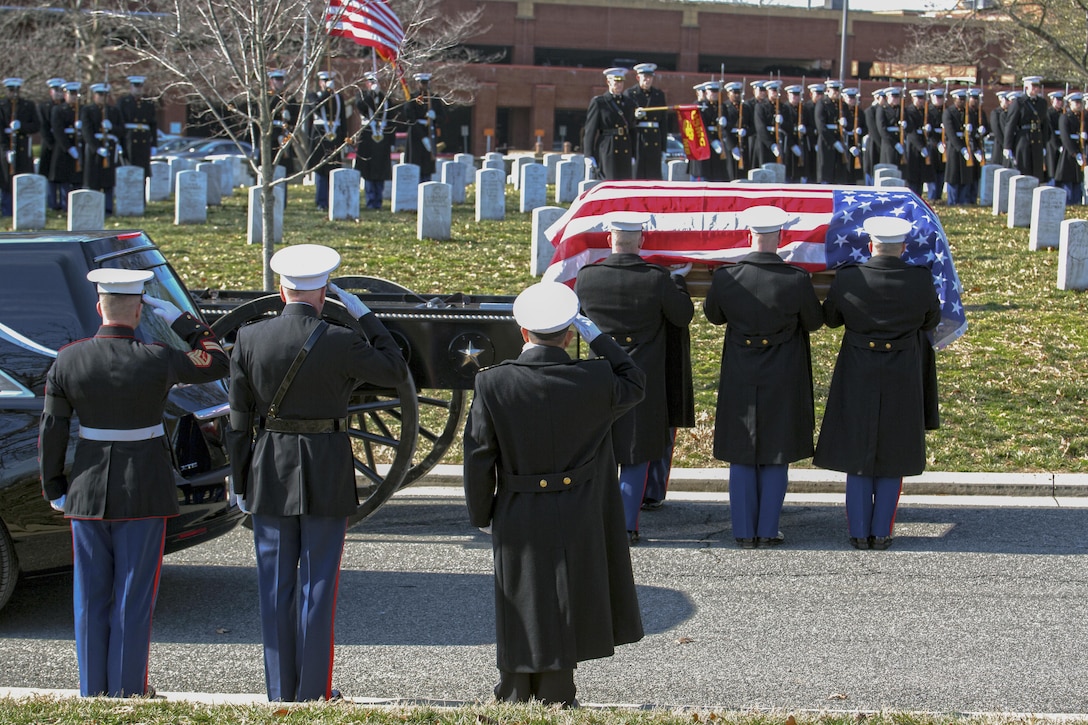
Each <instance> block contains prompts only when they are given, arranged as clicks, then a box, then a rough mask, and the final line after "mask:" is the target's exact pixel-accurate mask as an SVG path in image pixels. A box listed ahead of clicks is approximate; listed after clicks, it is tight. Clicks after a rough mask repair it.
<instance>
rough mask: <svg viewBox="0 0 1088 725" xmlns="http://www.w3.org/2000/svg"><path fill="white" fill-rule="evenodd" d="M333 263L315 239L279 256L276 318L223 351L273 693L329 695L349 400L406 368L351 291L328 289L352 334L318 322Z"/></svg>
mask: <svg viewBox="0 0 1088 725" xmlns="http://www.w3.org/2000/svg"><path fill="white" fill-rule="evenodd" d="M339 263H340V255H339V254H337V252H336V251H335V250H333V249H330V248H328V247H323V246H320V245H315V244H298V245H294V246H291V247H287V248H286V249H282V250H280V251H279V252H277V253H276V254H275V255H274V256H273V257H272V260H271V263H270V264H271V267H272V270H273V271H275V272H277V273H279V275H280V294H281V296H282V297H283V298H284V300H285V301H286V303H287V304H286V306H285V307H284V308H283V312H282V313H281V314H280V315H279V316H278V317H274V318H272V319H268V320H265V321H262V322H259V323H257V324H253V325H250V326H248V327H243V328H242V329H241V330H239V331H238V337H237V342H236V343H235V346H234V350H233V352H232V355H231V365H230V371H231V379H230V418H231V431H230V432H229V434H228V441H229V445H230V454H231V457H230V459H231V474H232V481H233V489H234V492H235V493H236V494H237V495H238V496H240V497H241V498H242V500H243V506H244V508H245V510H246V511H248V512H249V513H250V514H252V518H253V540H254V546H255V549H256V555H257V588H258V593H259V597H260V611H261V639H262V642H263V643H264V667H265V683H266V686H267V690H268V699H269V700H273V701H276V700H280V701H303V700H320V699H330V698H332V697H333V696H334V695H333V690H332V663H333V631H334V630H333V618H334V615H335V609H336V591H337V585H338V580H339V573H340V558H341V554H342V552H343V548H344V534H345V532H346V530H347V522H348V517H349V516H351V515H352V514H354V513H355V511H356V509H357V508H358V505H359V499H358V496H357V493H356V488H355V468H354V465H353V464H354V460H353V458H352V451H351V439H350V438H349V437H348V432H347V415H348V402H349V400H350V397H351V393H352V390H354V389H355V387H356V386H357V385H359V384H360V383H363V382H368V383H373V384H374V385H377V386H380V387H394V386H396V385H399V384H400V383H401V382H403V381H404V380H405V379H406V378H407V375H408V370H407V366H406V364H405V362H404V358H403V357H402V356H401V353H400V350H399V348H398V347H397V344H396V342H395V341H394V339H393V337H392V336H391V335H390V334H389V332H388V331H387V330H386V329H385V326H384V325H382V323H381V322H380V321H379V320H378V318H377V317H376V316H375V315H374V314H373V313H371V312H370V310H369V309H368V308H367V307H366V305H365V304H363V303H362V302H361V301H360V300H359V298H358V297H356V296H355V295H352V294H349V293H347V292H344V291H343V290H340V289H339V288H338V287H336V286H335V285H329V286H328V289H329V290H331V291H332V292H334V293H336V294H338V295H339V297H340V301H341V302H342V303H343V304H344V306H345V307H346V308H347V310H348V312H349V313H351V315H352V317H354V318H356V319H357V320H358V322H359V327H360V330H359V331H356V330H354V329H348V328H345V327H340V326H332V325H328V324H327V323H325V322H323V321H322V320H321V318H320V315H321V309H322V307H323V306H324V305H325V304H326V301H325V294H326V285H327V284H328V276H329V273H330V272H331V271H332V270H333V269H335V268H336V267H337V266H338V265H339ZM368 339H369V340H370V342H368V341H367V340H368ZM296 361H298V365H297V367H296V366H295V363H296ZM292 369H294V371H295V372H294V373H290V371H291V370H292Z"/></svg>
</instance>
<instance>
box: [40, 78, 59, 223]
mask: <svg viewBox="0 0 1088 725" xmlns="http://www.w3.org/2000/svg"><path fill="white" fill-rule="evenodd" d="M45 84H46V87H48V88H49V98H47V99H46V100H44V101H42V102H41V103H39V104H38V118H40V119H41V128H40V129H39V132H40V134H41V139H42V143H41V151H39V153H38V173H39V174H41V175H42V176H44V177H46V179H47V182H46V192H45V204H46V206H48V207H49V208H50V209H53V210H54V211H59V210H60V209H63V208H64V206H65V203H64V200H62V199H61V191H60V186H59V185H57V184H54V183H53V182H52V181H49V180H48V179H49V173H50V169H51V168H52V166H53V147H54V146H55V145H56V142H55V141H54V140H53V126H52V123H53V109H54V108H56V107H57V106H59V105H61V104H62V103H64V79H63V78H50V79H49V80H48V81H46V82H45Z"/></svg>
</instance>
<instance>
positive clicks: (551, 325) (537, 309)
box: [514, 282, 579, 335]
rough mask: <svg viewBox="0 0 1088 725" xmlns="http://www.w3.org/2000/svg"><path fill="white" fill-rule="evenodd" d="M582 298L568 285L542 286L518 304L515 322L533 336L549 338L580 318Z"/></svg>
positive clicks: (528, 291) (523, 295) (526, 293)
mask: <svg viewBox="0 0 1088 725" xmlns="http://www.w3.org/2000/svg"><path fill="white" fill-rule="evenodd" d="M578 306H579V303H578V295H576V294H574V290H572V289H571V288H570V287H568V286H566V285H565V284H560V283H558V282H538V283H537V284H534V285H532V286H531V287H526V288H525V289H524V290H523V291H522V293H521V294H520V295H518V296H517V299H515V300H514V319H515V320H517V323H518V325H519V326H521V327H524V328H525V329H526V330H529V331H530V332H537V333H540V334H542V335H547V334H548V333H552V332H561V331H562V330H565V329H567V327H569V326H570V323H571V322H572V321H573V320H574V318H575V316H576V315H577V314H578Z"/></svg>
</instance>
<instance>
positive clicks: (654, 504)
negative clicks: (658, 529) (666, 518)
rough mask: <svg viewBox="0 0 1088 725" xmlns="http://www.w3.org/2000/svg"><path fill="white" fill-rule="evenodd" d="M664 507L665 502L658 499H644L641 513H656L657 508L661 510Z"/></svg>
mask: <svg viewBox="0 0 1088 725" xmlns="http://www.w3.org/2000/svg"><path fill="white" fill-rule="evenodd" d="M664 505H665V502H664V501H662V500H660V499H656V498H648V499H645V500H644V501H643V502H642V510H643V511H657V510H658V509H659V508H661V507H662V506H664Z"/></svg>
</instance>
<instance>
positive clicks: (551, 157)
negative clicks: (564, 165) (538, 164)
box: [543, 153, 563, 184]
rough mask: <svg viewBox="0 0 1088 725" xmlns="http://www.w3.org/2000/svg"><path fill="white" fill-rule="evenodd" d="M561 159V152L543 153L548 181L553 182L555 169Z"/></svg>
mask: <svg viewBox="0 0 1088 725" xmlns="http://www.w3.org/2000/svg"><path fill="white" fill-rule="evenodd" d="M562 160H563V154H556V153H550V154H544V159H543V161H544V167H545V168H546V169H548V183H549V184H554V183H555V169H556V167H557V166H559V162H560V161H562Z"/></svg>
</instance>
